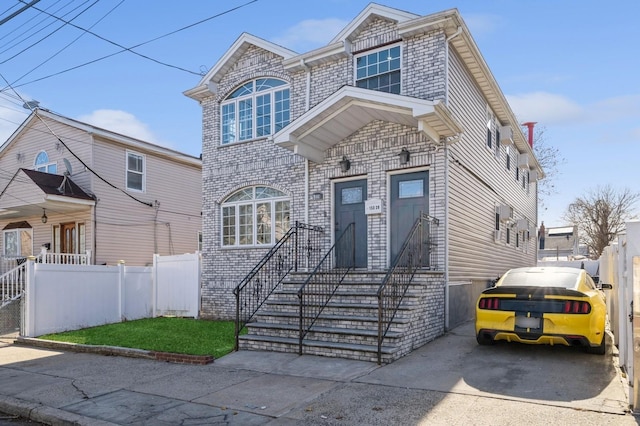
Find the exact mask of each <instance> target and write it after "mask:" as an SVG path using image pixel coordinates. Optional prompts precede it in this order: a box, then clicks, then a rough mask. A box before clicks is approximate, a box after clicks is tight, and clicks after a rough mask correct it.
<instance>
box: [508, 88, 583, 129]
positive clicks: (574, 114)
mask: <svg viewBox="0 0 640 426" xmlns="http://www.w3.org/2000/svg"><path fill="white" fill-rule="evenodd" d="M506 98H507V101H508V102H509V105H511V109H513V112H514V113H515V114H516V116H517V117H518V120H520V121H523V122H524V121H536V122H538V123H544V124H545V125H554V124H555V125H570V124H576V123H579V122H583V121H585V120H586V119H588V114H587V110H586V109H585V108H583V107H582V106H581V105H579V104H578V103H576V102H574V101H572V100H571V99H569V98H567V97H566V96H563V95H558V94H554V93H546V92H534V93H525V94H520V95H506Z"/></svg>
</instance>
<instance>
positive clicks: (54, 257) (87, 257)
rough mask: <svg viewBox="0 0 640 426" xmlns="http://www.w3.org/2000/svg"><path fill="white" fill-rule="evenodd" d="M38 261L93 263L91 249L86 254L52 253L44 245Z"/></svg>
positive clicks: (74, 263) (73, 263)
mask: <svg viewBox="0 0 640 426" xmlns="http://www.w3.org/2000/svg"><path fill="white" fill-rule="evenodd" d="M37 262H38V263H54V264H59V265H89V264H91V250H87V252H86V253H85V254H79V253H52V252H49V251H47V249H46V248H45V247H42V250H41V251H40V255H39V256H38V257H37Z"/></svg>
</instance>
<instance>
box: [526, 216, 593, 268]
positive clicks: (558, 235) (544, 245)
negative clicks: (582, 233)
mask: <svg viewBox="0 0 640 426" xmlns="http://www.w3.org/2000/svg"><path fill="white" fill-rule="evenodd" d="M538 240H539V244H538V260H539V261H551V260H576V259H580V260H581V259H586V256H587V254H588V253H587V250H586V247H585V246H580V244H579V238H578V227H577V226H575V225H567V226H558V227H552V228H546V227H545V226H544V222H543V223H542V224H541V225H540V228H539V229H538Z"/></svg>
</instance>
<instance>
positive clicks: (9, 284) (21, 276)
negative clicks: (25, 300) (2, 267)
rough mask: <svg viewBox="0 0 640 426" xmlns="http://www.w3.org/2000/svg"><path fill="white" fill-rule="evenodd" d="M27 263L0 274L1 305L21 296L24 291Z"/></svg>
mask: <svg viewBox="0 0 640 426" xmlns="http://www.w3.org/2000/svg"><path fill="white" fill-rule="evenodd" d="M25 274H26V264H25V263H22V264H21V265H20V266H16V267H15V268H13V269H12V270H10V271H8V272H6V273H4V274H2V275H0V307H2V306H4V305H5V304H7V303H9V302H11V301H12V300H15V299H17V298H18V297H20V295H21V294H22V292H23V291H24V280H25Z"/></svg>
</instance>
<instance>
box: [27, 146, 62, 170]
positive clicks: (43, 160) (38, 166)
mask: <svg viewBox="0 0 640 426" xmlns="http://www.w3.org/2000/svg"><path fill="white" fill-rule="evenodd" d="M33 170H36V171H38V172H45V173H53V174H56V173H57V172H58V167H57V165H56V162H55V161H49V155H48V154H47V152H46V151H40V152H39V153H38V155H36V159H35V161H34V164H33Z"/></svg>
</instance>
